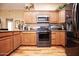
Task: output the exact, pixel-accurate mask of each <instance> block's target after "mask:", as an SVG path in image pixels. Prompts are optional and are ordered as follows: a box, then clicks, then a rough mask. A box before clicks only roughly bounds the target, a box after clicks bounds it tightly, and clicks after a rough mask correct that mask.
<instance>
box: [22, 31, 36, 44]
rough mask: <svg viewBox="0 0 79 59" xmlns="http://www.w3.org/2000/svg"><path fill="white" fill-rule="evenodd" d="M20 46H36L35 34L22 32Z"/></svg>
mask: <svg viewBox="0 0 79 59" xmlns="http://www.w3.org/2000/svg"><path fill="white" fill-rule="evenodd" d="M22 45H36V32H23V33H22Z"/></svg>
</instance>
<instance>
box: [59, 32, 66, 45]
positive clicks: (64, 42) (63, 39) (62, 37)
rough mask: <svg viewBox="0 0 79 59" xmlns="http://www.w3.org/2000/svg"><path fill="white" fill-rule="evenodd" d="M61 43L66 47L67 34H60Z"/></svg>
mask: <svg viewBox="0 0 79 59" xmlns="http://www.w3.org/2000/svg"><path fill="white" fill-rule="evenodd" d="M60 41H61V45H62V46H65V45H66V40H65V32H60Z"/></svg>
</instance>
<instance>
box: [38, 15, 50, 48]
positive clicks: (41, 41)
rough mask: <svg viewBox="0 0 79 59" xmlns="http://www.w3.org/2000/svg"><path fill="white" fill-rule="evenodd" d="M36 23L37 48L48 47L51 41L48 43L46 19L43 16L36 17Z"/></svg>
mask: <svg viewBox="0 0 79 59" xmlns="http://www.w3.org/2000/svg"><path fill="white" fill-rule="evenodd" d="M43 19H44V20H43ZM40 20H42V21H40ZM37 23H38V26H39V28H38V29H37V46H38V47H49V46H50V44H51V41H50V30H49V23H48V17H45V16H44V17H43V16H42V17H38V22H37Z"/></svg>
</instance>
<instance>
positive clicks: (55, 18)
mask: <svg viewBox="0 0 79 59" xmlns="http://www.w3.org/2000/svg"><path fill="white" fill-rule="evenodd" d="M49 22H50V23H59V12H58V11H51V12H50V19H49Z"/></svg>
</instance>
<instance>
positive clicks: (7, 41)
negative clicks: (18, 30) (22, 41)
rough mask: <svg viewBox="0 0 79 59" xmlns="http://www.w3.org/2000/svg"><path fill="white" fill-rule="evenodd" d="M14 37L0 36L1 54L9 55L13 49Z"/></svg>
mask: <svg viewBox="0 0 79 59" xmlns="http://www.w3.org/2000/svg"><path fill="white" fill-rule="evenodd" d="M12 38H13V37H12V36H10V37H4V38H0V55H8V54H9V53H10V52H11V51H12V50H13V41H12V40H13V39H12Z"/></svg>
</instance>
